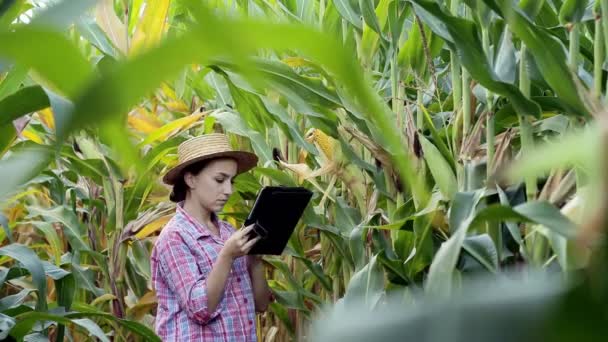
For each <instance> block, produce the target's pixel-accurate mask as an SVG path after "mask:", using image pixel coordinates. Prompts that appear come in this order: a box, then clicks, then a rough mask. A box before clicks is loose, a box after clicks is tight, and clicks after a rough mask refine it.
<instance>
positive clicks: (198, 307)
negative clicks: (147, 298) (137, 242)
mask: <svg viewBox="0 0 608 342" xmlns="http://www.w3.org/2000/svg"><path fill="white" fill-rule="evenodd" d="M218 226H219V227H220V237H215V236H213V235H211V233H210V232H209V231H208V230H207V229H206V228H205V227H204V226H202V225H201V224H199V223H197V221H196V220H195V219H194V218H192V217H191V216H190V215H188V214H187V213H186V211H185V210H184V209H183V208H182V203H180V204H178V205H177V209H176V214H175V216H174V217H173V218H172V219H171V220H170V221H169V222H168V223H167V225H166V226H165V227H164V228H163V230H162V232H161V234H160V236H159V237H158V239H157V241H156V243H155V245H154V249H153V251H152V256H151V267H152V284H153V286H154V289H155V291H156V296H157V298H158V309H157V314H156V333H157V334H158V335H159V336H160V338H161V339H162V340H163V341H257V336H256V325H255V305H254V299H253V289H252V285H251V279H250V276H249V273H248V270H247V258H246V257H240V258H237V259H235V260H234V262H233V264H232V269H231V270H230V275H229V276H228V279H227V280H226V286H225V288H224V293H223V295H222V298H221V301H220V303H219V304H218V306H217V308H216V310H215V311H213V312H210V311H209V310H208V309H207V287H206V279H207V276H208V275H209V272H211V269H212V268H213V265H214V264H215V261H216V259H217V257H218V254H219V252H220V250H221V249H222V247H223V245H224V242H225V241H226V240H227V239H228V238H229V237H230V235H231V234H233V233H234V232H235V229H234V228H233V227H232V226H231V225H230V224H229V223H227V222H223V221H220V222H218Z"/></svg>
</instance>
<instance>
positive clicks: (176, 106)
mask: <svg viewBox="0 0 608 342" xmlns="http://www.w3.org/2000/svg"><path fill="white" fill-rule="evenodd" d="M165 107H166V108H167V109H168V110H170V111H172V112H180V113H188V112H189V111H190V107H188V106H187V105H186V104H185V103H184V101H169V102H165Z"/></svg>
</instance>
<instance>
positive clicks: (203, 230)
mask: <svg viewBox="0 0 608 342" xmlns="http://www.w3.org/2000/svg"><path fill="white" fill-rule="evenodd" d="M175 214H176V215H178V216H180V217H181V218H183V219H184V221H185V222H187V223H189V224H188V225H187V226H188V227H189V228H192V229H191V230H190V231H191V232H192V233H193V234H194V235H195V237H196V238H199V237H203V236H212V235H211V232H210V231H209V229H207V227H205V225H203V224H202V223H200V222H198V221H197V220H196V219H195V218H194V217H192V216H191V215H190V214H188V213H187V212H186V210H185V209H184V202H183V201H182V202H179V203H177V205H176V207H175ZM211 220H212V221H213V222H215V224H216V225H217V226H218V228H219V230H220V236H221V235H222V225H221V223H220V222H219V220H218V218H217V215H216V214H215V213H211Z"/></svg>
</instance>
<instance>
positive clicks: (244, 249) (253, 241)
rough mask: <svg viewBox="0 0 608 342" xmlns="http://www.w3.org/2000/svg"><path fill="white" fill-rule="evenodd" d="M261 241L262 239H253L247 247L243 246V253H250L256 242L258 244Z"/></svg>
mask: <svg viewBox="0 0 608 342" xmlns="http://www.w3.org/2000/svg"><path fill="white" fill-rule="evenodd" d="M259 240H260V237H259V236H258V237H256V238H255V239H251V240H249V241H248V242H247V243H246V244H245V246H243V251H245V252H249V250H250V249H251V248H252V247H253V245H255V243H256V242H258V241H259Z"/></svg>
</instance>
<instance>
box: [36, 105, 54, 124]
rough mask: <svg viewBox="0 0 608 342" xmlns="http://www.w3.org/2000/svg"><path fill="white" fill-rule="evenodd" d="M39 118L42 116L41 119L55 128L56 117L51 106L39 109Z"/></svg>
mask: <svg viewBox="0 0 608 342" xmlns="http://www.w3.org/2000/svg"><path fill="white" fill-rule="evenodd" d="M38 118H40V121H42V123H43V124H44V125H45V126H46V127H48V128H50V129H55V117H54V116H53V111H52V110H51V107H48V108H45V109H43V110H40V111H38Z"/></svg>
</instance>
